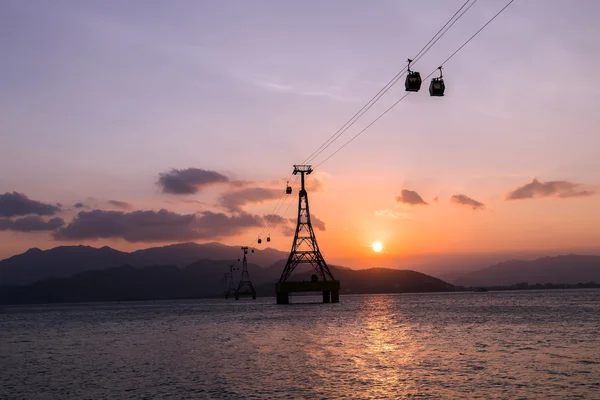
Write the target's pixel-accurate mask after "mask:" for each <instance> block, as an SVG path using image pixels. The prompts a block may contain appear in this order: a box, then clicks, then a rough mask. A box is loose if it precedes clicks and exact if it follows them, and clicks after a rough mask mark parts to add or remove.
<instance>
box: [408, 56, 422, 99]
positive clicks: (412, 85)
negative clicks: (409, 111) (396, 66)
mask: <svg viewBox="0 0 600 400" xmlns="http://www.w3.org/2000/svg"><path fill="white" fill-rule="evenodd" d="M411 62H412V60H411V59H410V58H409V59H408V74H407V75H406V81H405V82H404V87H405V89H406V91H407V92H418V91H419V89H421V82H422V81H421V74H420V73H418V72H417V71H411V70H410V63H411Z"/></svg>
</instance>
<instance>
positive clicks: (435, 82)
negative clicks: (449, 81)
mask: <svg viewBox="0 0 600 400" xmlns="http://www.w3.org/2000/svg"><path fill="white" fill-rule="evenodd" d="M445 90H446V85H444V80H443V79H442V78H433V79H432V80H431V83H430V84H429V95H430V96H443V95H444V91H445Z"/></svg>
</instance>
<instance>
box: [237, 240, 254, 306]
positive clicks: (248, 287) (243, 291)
mask: <svg viewBox="0 0 600 400" xmlns="http://www.w3.org/2000/svg"><path fill="white" fill-rule="evenodd" d="M242 250H243V251H244V259H243V260H242V276H241V277H240V284H239V285H238V288H237V290H236V291H235V299H236V300H239V299H240V296H252V299H254V300H256V290H254V286H252V282H250V274H249V273H248V262H247V261H246V254H248V246H244V247H242ZM252 252H253V253H254V249H253V250H252Z"/></svg>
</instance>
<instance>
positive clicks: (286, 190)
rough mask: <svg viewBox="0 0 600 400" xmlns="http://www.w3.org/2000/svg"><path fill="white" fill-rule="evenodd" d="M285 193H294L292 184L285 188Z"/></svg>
mask: <svg viewBox="0 0 600 400" xmlns="http://www.w3.org/2000/svg"><path fill="white" fill-rule="evenodd" d="M285 193H286V194H292V187H291V186H288V187H286V188H285Z"/></svg>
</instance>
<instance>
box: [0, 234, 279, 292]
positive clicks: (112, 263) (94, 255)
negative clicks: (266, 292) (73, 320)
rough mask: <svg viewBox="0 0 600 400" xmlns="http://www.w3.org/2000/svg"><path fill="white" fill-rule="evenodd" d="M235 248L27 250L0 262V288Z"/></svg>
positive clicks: (264, 258) (273, 257)
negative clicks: (129, 251) (130, 251)
mask: <svg viewBox="0 0 600 400" xmlns="http://www.w3.org/2000/svg"><path fill="white" fill-rule="evenodd" d="M240 255H241V250H240V248H239V246H226V245H223V244H220V243H206V244H198V243H181V244H174V245H170V246H164V247H153V248H149V249H144V250H138V251H134V252H132V253H126V252H122V251H118V250H115V249H112V248H110V247H107V246H105V247H102V248H95V247H90V246H60V247H55V248H53V249H50V250H45V251H42V250H40V249H29V250H28V251H26V252H25V253H23V254H19V255H16V256H13V257H10V258H7V259H5V260H2V261H0V286H6V285H27V284H30V283H33V282H37V281H40V280H43V279H47V278H52V277H56V278H64V277H69V276H72V275H75V274H77V273H80V272H86V271H94V270H100V269H106V268H111V267H118V266H121V265H131V266H135V267H141V266H150V265H175V266H178V267H183V266H186V265H189V264H191V263H193V262H195V261H197V260H200V259H211V260H237V258H238V257H239V256H240ZM248 257H249V260H250V261H251V262H252V263H255V264H258V265H261V266H268V265H272V264H274V263H275V262H276V261H279V260H281V259H283V258H286V257H287V253H284V252H281V251H279V250H275V249H271V248H267V249H263V250H258V249H257V250H256V251H255V253H251V254H249V255H248Z"/></svg>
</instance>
